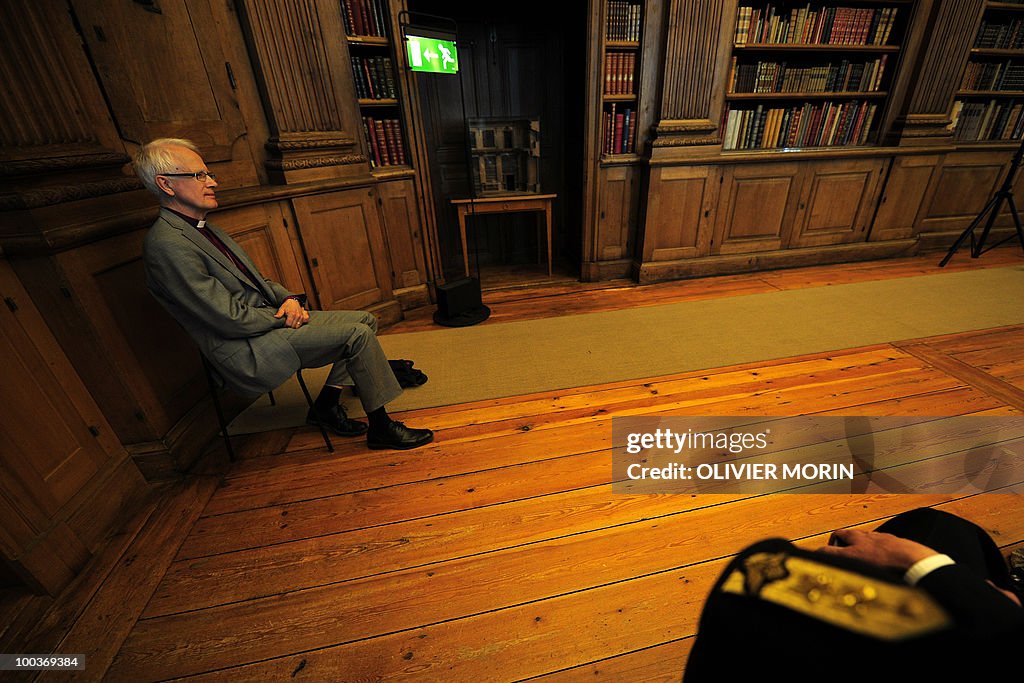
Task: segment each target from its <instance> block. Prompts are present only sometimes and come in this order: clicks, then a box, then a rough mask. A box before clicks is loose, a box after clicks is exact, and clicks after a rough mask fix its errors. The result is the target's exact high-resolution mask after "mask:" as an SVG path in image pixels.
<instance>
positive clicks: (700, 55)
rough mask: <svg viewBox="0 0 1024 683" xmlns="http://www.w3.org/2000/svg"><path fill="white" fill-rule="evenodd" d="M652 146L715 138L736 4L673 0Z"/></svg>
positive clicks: (702, 141) (716, 138) (717, 137)
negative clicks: (655, 135) (658, 114)
mask: <svg viewBox="0 0 1024 683" xmlns="http://www.w3.org/2000/svg"><path fill="white" fill-rule="evenodd" d="M665 11H666V14H667V15H668V17H667V37H666V47H665V59H664V64H663V65H658V66H660V67H662V68H663V69H664V73H663V80H662V97H661V114H660V122H659V123H658V126H657V133H658V138H657V139H656V140H655V142H654V145H655V146H656V147H665V146H677V145H695V144H697V145H700V144H715V143H718V142H721V140H720V139H719V133H718V132H717V129H718V119H719V117H720V114H721V106H722V98H723V96H724V92H723V91H724V88H723V83H722V78H723V76H722V74H723V71H724V69H725V67H726V64H727V60H728V53H729V49H730V48H729V46H730V37H731V35H732V33H731V31H732V27H733V23H734V21H735V14H736V6H735V3H733V2H721V1H716V0H672V2H671V4H670V6H669V8H668V9H667V10H665Z"/></svg>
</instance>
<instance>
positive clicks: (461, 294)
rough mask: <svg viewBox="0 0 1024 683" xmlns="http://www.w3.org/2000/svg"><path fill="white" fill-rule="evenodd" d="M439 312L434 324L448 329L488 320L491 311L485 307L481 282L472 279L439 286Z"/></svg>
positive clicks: (460, 279)
mask: <svg viewBox="0 0 1024 683" xmlns="http://www.w3.org/2000/svg"><path fill="white" fill-rule="evenodd" d="M436 290H437V311H436V312H435V313H434V322H436V323H437V324H438V325H446V326H448V327H465V326H467V325H475V324H477V323H479V322H483V321H484V320H487V318H488V316H490V314H491V309H489V308H487V306H484V303H483V299H482V298H481V293H480V281H479V280H477V279H476V278H472V277H464V278H459V279H458V280H452V281H451V282H446V283H444V284H443V285H437V288H436Z"/></svg>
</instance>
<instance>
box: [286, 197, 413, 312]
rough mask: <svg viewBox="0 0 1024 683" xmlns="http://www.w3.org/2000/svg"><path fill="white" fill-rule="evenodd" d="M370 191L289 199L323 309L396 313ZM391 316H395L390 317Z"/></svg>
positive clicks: (373, 199) (383, 247)
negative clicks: (371, 309)
mask: <svg viewBox="0 0 1024 683" xmlns="http://www.w3.org/2000/svg"><path fill="white" fill-rule="evenodd" d="M376 194H377V192H376V190H375V189H368V188H365V187H361V188H355V189H351V190H342V191H338V192H332V193H329V194H321V195H314V196H310V197H297V198H295V199H293V200H292V206H293V207H294V209H295V215H296V217H297V218H298V222H299V223H298V229H299V232H300V234H301V235H302V241H303V244H305V247H306V257H307V258H308V259H309V264H310V266H311V270H312V273H313V280H314V282H315V284H316V288H317V293H318V296H319V300H320V305H321V307H322V308H324V309H347V310H354V309H364V308H373V309H374V312H375V313H379V314H381V315H382V316H387V317H385V318H384V322H388V321H392V322H393V320H391V319H390V316H394V315H398V316H400V315H401V311H400V310H398V309H399V307H398V304H397V302H395V301H393V300H391V294H392V288H391V271H390V268H389V264H388V258H387V252H386V249H385V246H384V237H383V232H382V229H381V224H380V218H379V216H378V211H377V202H376ZM396 319H397V318H396Z"/></svg>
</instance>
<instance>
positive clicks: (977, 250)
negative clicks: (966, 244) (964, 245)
mask: <svg viewBox="0 0 1024 683" xmlns="http://www.w3.org/2000/svg"><path fill="white" fill-rule="evenodd" d="M1012 196H1013V195H1011V194H1010V193H1009V192H998V193H996V197H997V198H998V201H997V202H996V206H995V208H994V209H992V213H991V214H990V215H989V217H988V221H987V222H986V223H985V229H984V230H982V231H981V237H979V238H978V242H977V243H976V244H972V245H971V258H978V257H979V256H981V250H982V248H983V247H984V246H985V240H987V239H988V234H989V233H990V232H992V226H993V225H995V224H996V219H997V218H999V209H1000V207H1002V205H1003V200H1004V199H1007V198H1009V197H1012Z"/></svg>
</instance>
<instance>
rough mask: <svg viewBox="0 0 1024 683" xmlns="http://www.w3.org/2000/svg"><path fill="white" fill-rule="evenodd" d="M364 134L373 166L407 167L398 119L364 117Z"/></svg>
mask: <svg viewBox="0 0 1024 683" xmlns="http://www.w3.org/2000/svg"><path fill="white" fill-rule="evenodd" d="M363 133H364V134H365V135H366V146H367V148H368V149H369V150H370V165H371V166H374V167H378V166H404V165H405V163H406V162H405V143H404V142H403V141H402V126H401V124H400V123H399V122H398V119H375V118H373V117H370V116H364V117H363Z"/></svg>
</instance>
